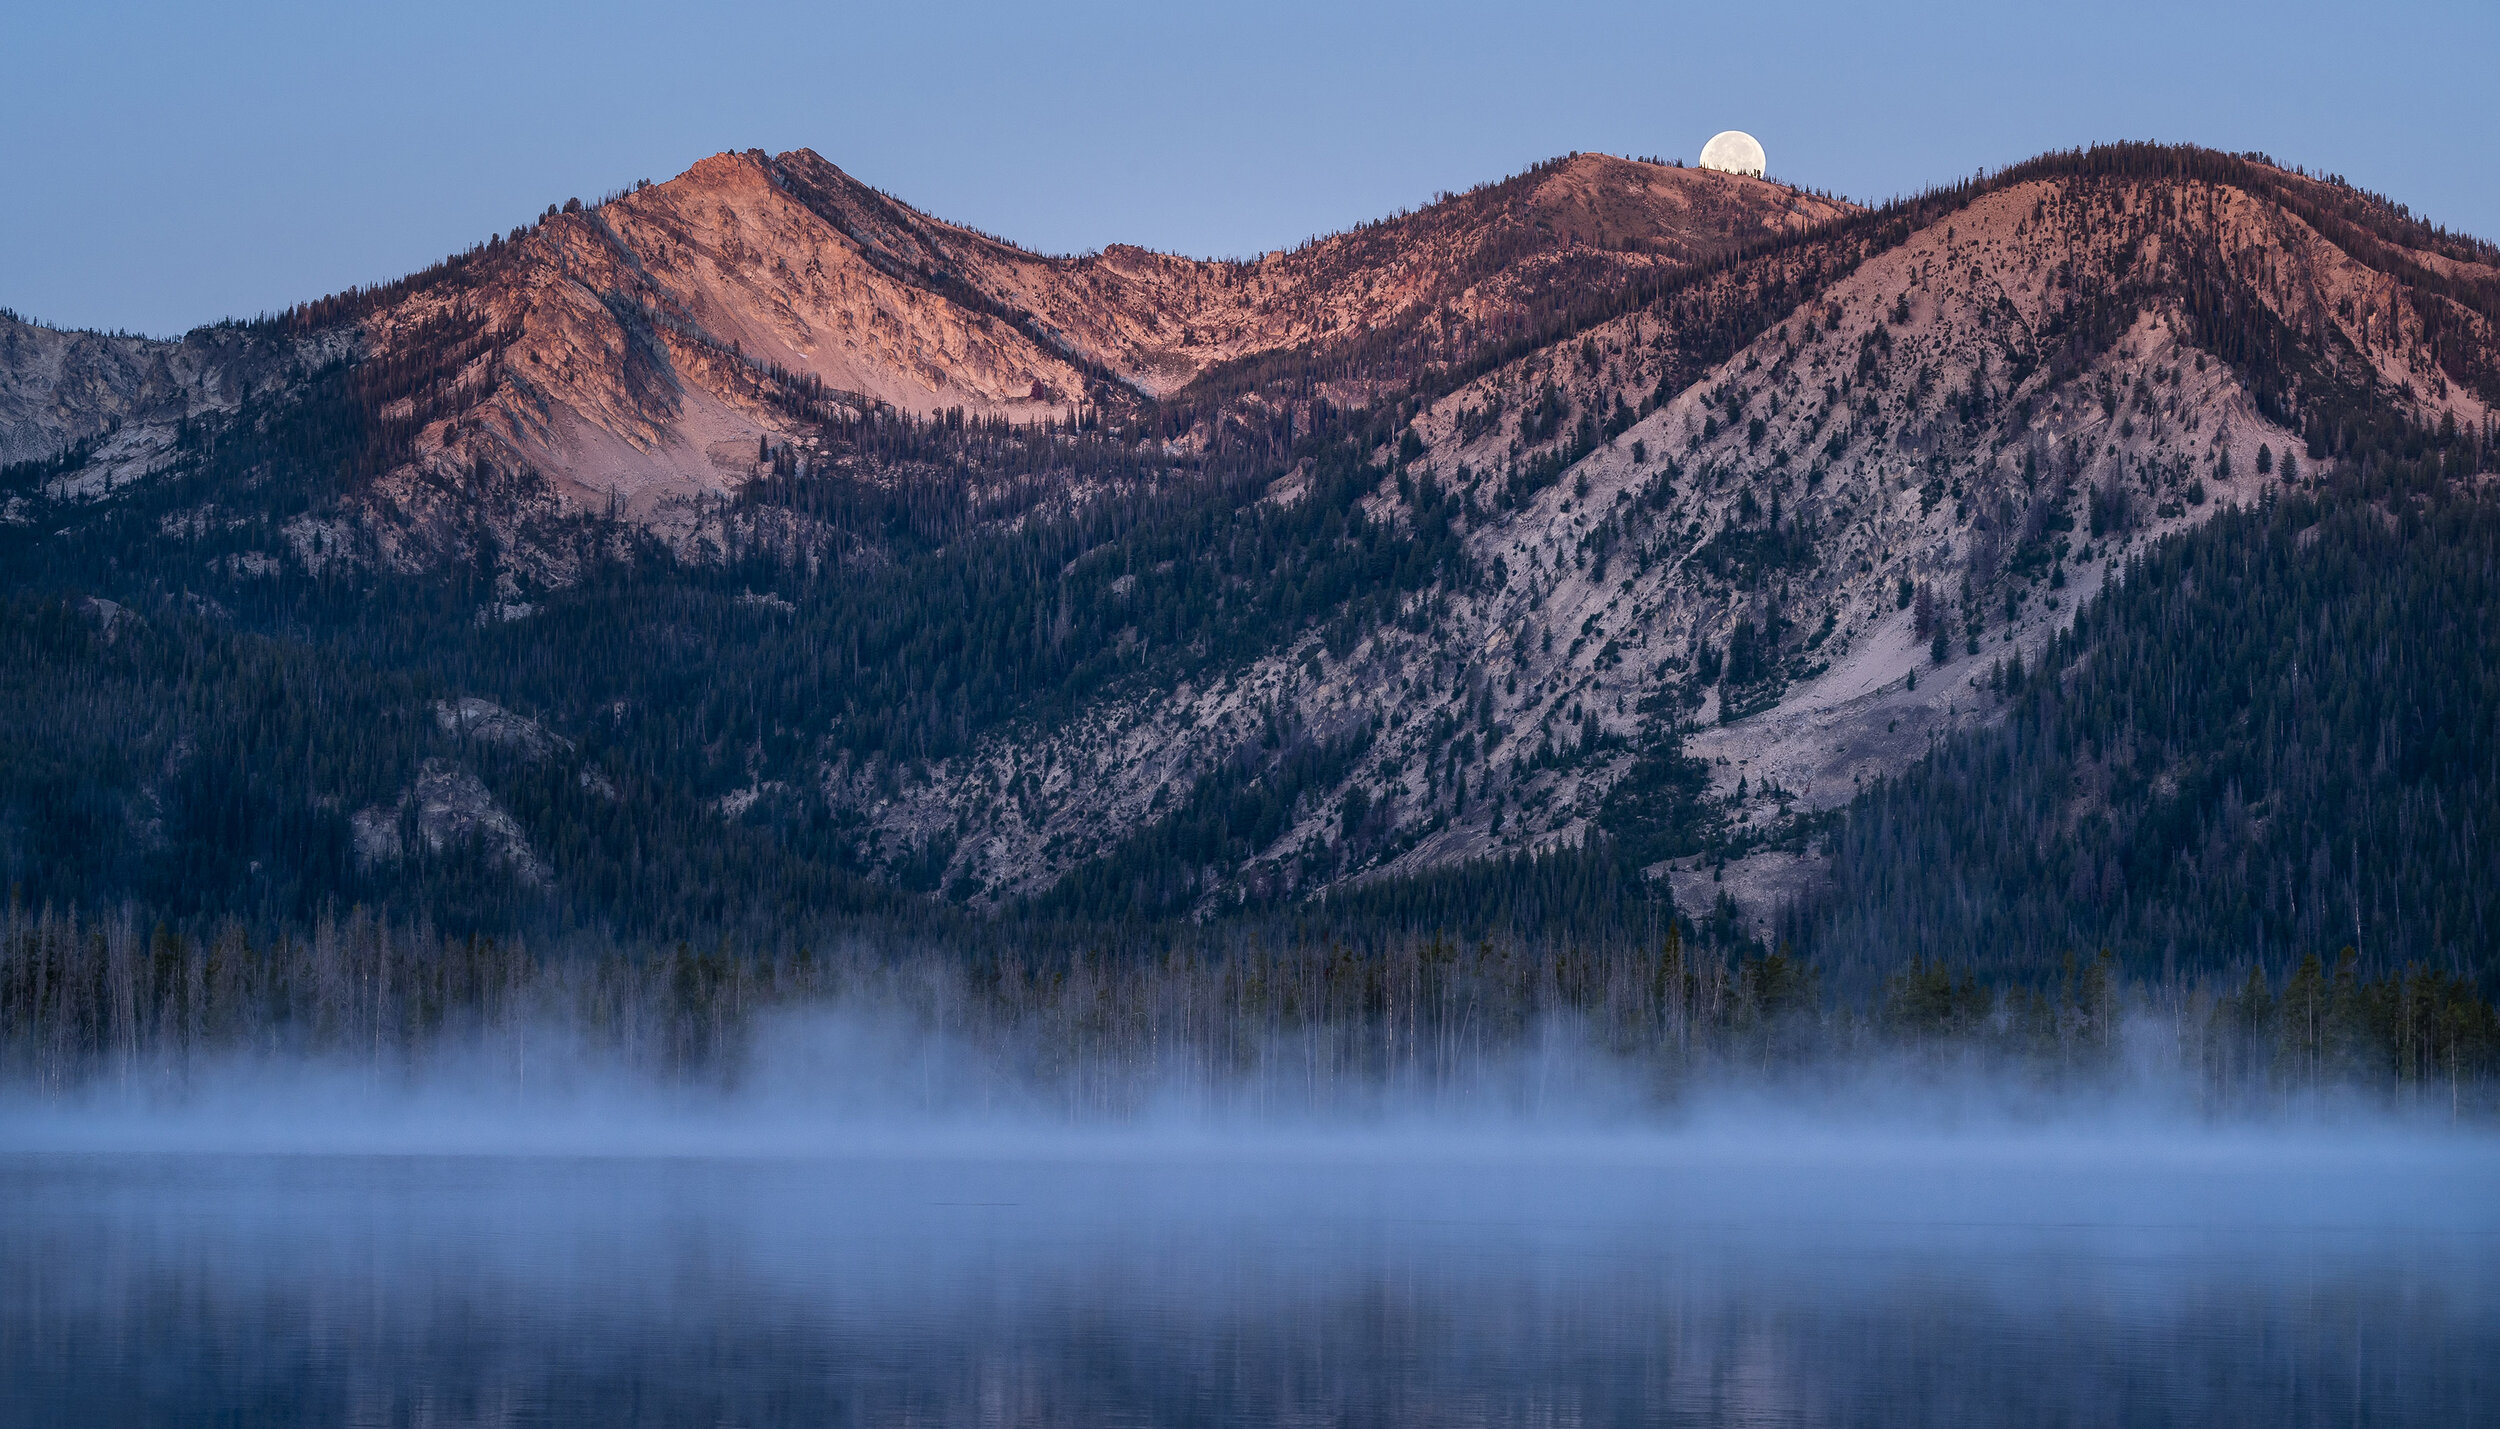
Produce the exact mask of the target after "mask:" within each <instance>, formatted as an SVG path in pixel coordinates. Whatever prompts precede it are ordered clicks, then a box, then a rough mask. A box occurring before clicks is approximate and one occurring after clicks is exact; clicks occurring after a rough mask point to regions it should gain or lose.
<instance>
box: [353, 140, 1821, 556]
mask: <svg viewBox="0 0 2500 1429" xmlns="http://www.w3.org/2000/svg"><path fill="white" fill-rule="evenodd" d="M1846 211H1847V210H1846V207H1845V206H1844V205H1840V204H1837V203H1834V202H1831V201H1828V200H1823V199H1816V198H1811V197H1807V196H1803V195H1799V194H1795V193H1792V192H1790V191H1789V190H1786V189H1782V188H1779V187H1777V186H1775V185H1768V184H1761V183H1757V182H1747V181H1743V180H1739V179H1736V178H1734V177H1732V176H1728V175H1720V174H1705V173H1702V172H1700V171H1697V170H1689V169H1675V168H1669V167H1665V166H1661V165H1657V164H1647V163H1634V162H1630V161H1626V160H1621V159H1615V158H1611V157H1608V156H1604V155H1597V154H1586V155H1578V156H1574V157H1573V158H1571V159H1568V160H1563V161H1558V162H1556V163H1554V164H1551V165H1547V166H1544V167H1542V168H1539V169H1537V170H1532V171H1530V172H1529V173H1528V174H1525V175H1522V176H1520V177H1518V178H1515V179H1512V180H1509V181H1506V182H1504V183H1500V184H1495V185H1489V186H1487V187H1485V188H1482V189H1478V190H1475V191H1473V192H1470V193H1468V194H1464V195H1459V196H1455V197H1452V198H1448V199H1445V200H1444V201H1442V202H1440V203H1438V204H1435V205H1434V206H1432V207H1430V208H1428V209H1425V210H1424V211H1422V212H1420V213H1416V214H1411V215H1405V216H1402V217H1399V218H1397V219H1394V220H1391V221H1388V222H1386V223H1382V224H1377V225H1372V226H1369V227H1366V228H1362V229H1358V230H1356V231H1354V232H1352V233H1347V234H1341V235H1338V236H1336V237H1333V238H1328V239H1323V240H1320V241H1318V242H1315V243H1313V244H1310V245H1308V246H1306V247H1303V248H1300V249H1296V250H1294V251H1292V252H1289V253H1272V254H1269V255H1267V256H1266V257H1264V258H1261V259H1258V260H1255V261H1249V262H1219V261H1208V260H1200V259H1190V258H1178V257H1172V256H1169V255H1165V254H1159V253H1150V252H1147V251H1146V250H1144V249H1140V248H1134V247H1129V246H1125V245H1116V246H1114V247H1112V248H1110V249H1107V250H1105V251H1104V252H1102V253H1100V254H1096V255H1089V256H1084V257H1077V258H1053V257H1042V256H1038V255H1035V254H1032V253H1028V252H1026V251H1024V250H1022V249H1020V248H1017V247H1015V246H1014V245H1012V244H1010V243H1006V242H1003V241H1001V240H998V239H995V238H991V237H988V236H987V235H984V234H980V233H976V232H973V231H971V230H969V229H965V228H961V227H958V226H956V225H953V224H948V223H944V222H941V221H939V220H936V219H932V218H930V217H928V216H926V215H923V214H920V213H918V212H915V211H914V210H912V209H910V208H908V207H906V206H904V205H903V204H900V203H898V202H896V201H894V200H892V199H890V198H888V197H886V196H885V195H883V194H881V193H878V192H876V191H875V190H873V189H870V188H867V187H866V186H864V185H862V184H860V183H858V182H857V181H856V180H854V179H852V178H850V177H849V176H848V175H846V174H844V173H843V172H842V171H841V170H839V169H837V168H835V167H834V166H833V165H831V164H829V163H826V162H825V161H824V160H823V159H821V158H819V157H817V156H816V155H815V154H813V153H811V152H809V151H806V150H797V151H794V152H791V153H788V154H783V155H780V156H778V157H774V158H766V157H763V156H761V155H759V154H755V153H753V152H749V153H746V154H717V155H714V156H712V157H711V158H708V159H705V160H703V161H702V162H700V163H698V164H696V165H695V166H694V167H693V168H691V169H689V170H687V171H686V172H685V173H684V174H683V175H681V176H679V177H678V178H676V179H674V180H672V181H670V182H668V183H664V184H658V185H653V186H649V187H645V188H641V189H638V190H635V191H633V192H631V193H628V194H626V195H624V196H622V197H620V198H617V199H615V200H613V201H611V202H609V203H605V204H601V205H598V206H596V207H593V208H591V209H587V210H585V211H582V212H579V213H565V214H558V215H555V216H551V217H549V218H547V219H545V220H543V221H542V222H541V223H540V224H539V225H538V226H537V227H536V228H534V229H533V230H531V231H529V232H528V233H526V234H523V235H521V236H520V237H519V238H517V239H515V240H514V241H512V242H510V243H508V244H498V245H496V246H495V247H493V248H490V249H489V250H487V251H486V252H485V253H484V254H483V255H481V256H480V257H479V258H478V259H476V260H474V261H472V262H470V263H468V264H466V265H464V266H462V267H461V268H459V269H458V270H457V271H456V272H454V273H452V274H449V275H447V276H446V277H445V278H444V279H443V280H442V281H439V282H435V283H432V284H430V285H426V286H423V287H420V288H418V289H417V290H416V291H412V292H408V293H406V294H405V295H403V296H398V297H396V298H394V299H393V300H390V301H387V302H383V303H380V304H377V305H374V306H372V307H371V308H370V309H369V311H367V312H366V313H365V315H364V316H363V318H362V326H363V330H364V334H365V340H366V342H367V344H368V345H369V347H370V349H371V350H372V351H373V352H374V353H375V354H376V355H377V356H380V357H383V358H384V359H386V360H394V361H397V362H399V363H400V364H402V365H403V367H405V368H407V369H409V370H422V371H423V372H425V373H426V374H427V375H426V378H425V380H423V381H421V382H417V383H413V384H411V388H410V391H409V393H408V395H407V397H406V398H405V399H404V403H405V405H404V406H401V407H398V408H396V409H395V410H396V413H397V415H400V416H402V417H403V418H405V419H406V420H409V421H412V422H415V423H417V424H418V428H419V429H418V431H417V432H416V434H415V436H414V438H413V441H412V444H411V455H410V460H409V462H408V464H407V466H406V467H405V468H404V469H403V470H402V471H400V472H399V473H397V474H396V475H395V478H394V479H390V480H386V482H385V483H384V487H385V490H384V493H383V494H384V495H385V496H386V497H387V498H390V499H392V500H394V501H395V502H397V503H398V504H401V505H404V506H411V507H421V506H423V505H424V504H425V503H426V502H427V501H428V499H429V498H428V496H427V494H426V492H425V490H424V488H425V487H426V486H428V485H429V484H431V483H429V482H428V481H427V480H426V475H427V473H429V472H432V473H453V474H467V473H474V472H476V471H478V470H481V469H486V470H496V471H506V472H519V471H530V472H534V473H537V474H539V475H542V476H545V477H548V478H550V479H551V481H552V485H553V488H554V490H555V492H556V493H557V495H558V497H559V498H560V499H561V500H563V501H565V502H567V503H569V504H571V505H573V506H575V507H577V508H580V509H595V510H606V509H615V508H616V507H617V506H619V505H621V507H622V509H623V510H625V511H626V512H627V514H629V515H636V516H643V517H650V518H653V519H655V520H656V519H658V518H659V514H660V513H661V512H662V511H663V510H664V509H666V508H667V507H668V506H669V505H670V504H671V503H672V502H675V501H683V500H686V499H696V498H700V497H702V496H704V495H707V494H717V493H722V492H727V491H730V490H734V489H735V488H737V487H738V486H740V485H742V484H743V483H744V482H745V481H746V480H747V479H748V478H750V477H751V476H752V475H753V474H754V471H755V452H756V449H757V445H758V441H759V439H761V440H767V441H779V440H782V439H785V438H786V437H787V436H789V435H791V434H794V433H795V432H797V431H799V430H801V429H802V428H803V427H804V426H805V425H807V423H806V421H805V416H806V415H807V412H808V410H809V409H810V408H811V407H825V406H838V407H844V408H848V409H852V410H862V409H868V408H872V407H875V406H884V407H887V408H891V409H894V410H898V411H903V412H910V413H914V414H920V415H926V414H929V413H932V412H941V411H946V410H949V409H961V410H962V411H964V412H965V413H966V414H968V415H975V416H996V417H1004V418H1008V419H1010V420H1015V421H1034V420H1038V419H1041V418H1044V417H1047V416H1052V415H1059V414H1064V413H1065V412H1067V411H1068V410H1069V409H1070V407H1071V406H1072V405H1074V404H1078V403H1088V404H1100V403H1102V402H1104V401H1106V400H1109V401H1118V400H1121V398H1122V396H1123V395H1124V394H1125V395H1128V396H1131V397H1141V398H1152V397H1163V396H1168V395H1171V394H1173V393H1175V392H1178V391H1181V390H1182V389H1184V388H1186V387H1188V386H1189V384H1190V383H1191V382H1193V381H1194V380H1196V379H1197V378H1199V377H1200V376H1201V375H1203V374H1204V373H1206V372H1207V371H1208V369H1210V368H1211V367H1214V366H1216V365H1217V364H1220V363H1224V362H1228V361H1232V360H1235V359H1239V358H1242V357H1246V356H1251V355H1255V354H1258V353H1263V352H1270V351H1275V350H1278V349H1281V348H1289V347H1294V346H1299V345H1305V344H1307V345H1310V346H1312V347H1314V348H1317V349H1322V350H1325V349H1329V348H1332V347H1350V346H1352V345H1354V344H1355V343H1357V342H1359V341H1365V340H1371V341H1377V340H1378V339H1379V338H1380V337H1381V336H1382V335H1383V334H1384V333H1387V334H1395V335H1397V336H1399V337H1401V338H1403V339H1404V340H1406V341H1407V342H1409V343H1411V344H1413V345H1415V346H1417V347H1419V348H1422V349H1428V350H1431V351H1433V352H1436V353H1442V354H1450V355H1453V356H1457V357H1463V356H1464V355H1465V354H1466V353H1467V352H1469V351H1471V350H1474V349H1475V348H1477V347H1479V346H1481V345H1482V344H1484V343H1487V342H1496V341H1502V340H1507V339H1511V338H1514V337H1516V336H1518V335H1520V334H1521V333H1523V332H1524V331H1527V330H1530V329H1532V328H1533V327H1534V326H1535V325H1536V324H1537V323H1538V322H1539V321H1540V320H1542V319H1545V318H1547V317H1548V316H1549V315H1550V314H1552V313H1553V312H1555V311H1556V310H1557V309H1558V308H1559V307H1560V306H1561V305H1562V304H1564V303H1567V302H1569V301H1570V300H1571V299H1573V298H1574V297H1576V296H1583V295H1585V294H1587V293H1588V292H1589V291H1590V290H1592V289H1599V290H1603V289H1609V288H1619V287H1621V286H1623V285H1625V284H1627V283H1629V282H1631V281H1634V280H1636V279H1637V278H1638V277H1640V276H1641V275H1642V274H1645V273H1651V272H1654V271H1657V270H1660V269H1664V268H1674V267H1679V266H1682V265H1686V264H1689V263H1692V262H1694V261H1696V260H1699V259H1703V258H1707V257H1709V256H1711V255H1713V254H1716V253H1719V252H1722V251H1725V250H1726V249H1728V248H1729V247H1732V246H1733V245H1735V244H1737V243H1740V242H1743V241H1746V240H1748V239H1751V238H1756V237H1760V236H1763V235H1766V234H1770V233H1774V232H1779V231H1782V230H1787V229H1797V228H1803V227H1807V226H1810V225H1811V224H1813V223H1816V222H1819V221H1822V220H1824V219H1827V218H1831V217H1834V216H1837V215H1839V214H1841V213H1843V212H1846ZM1353 385H1355V386H1357V387H1359V386H1361V385H1362V383H1361V380H1360V378H1359V376H1358V377H1357V379H1356V381H1355V383H1354V384H1353ZM1346 395H1359V393H1348V394H1346Z"/></svg>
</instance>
